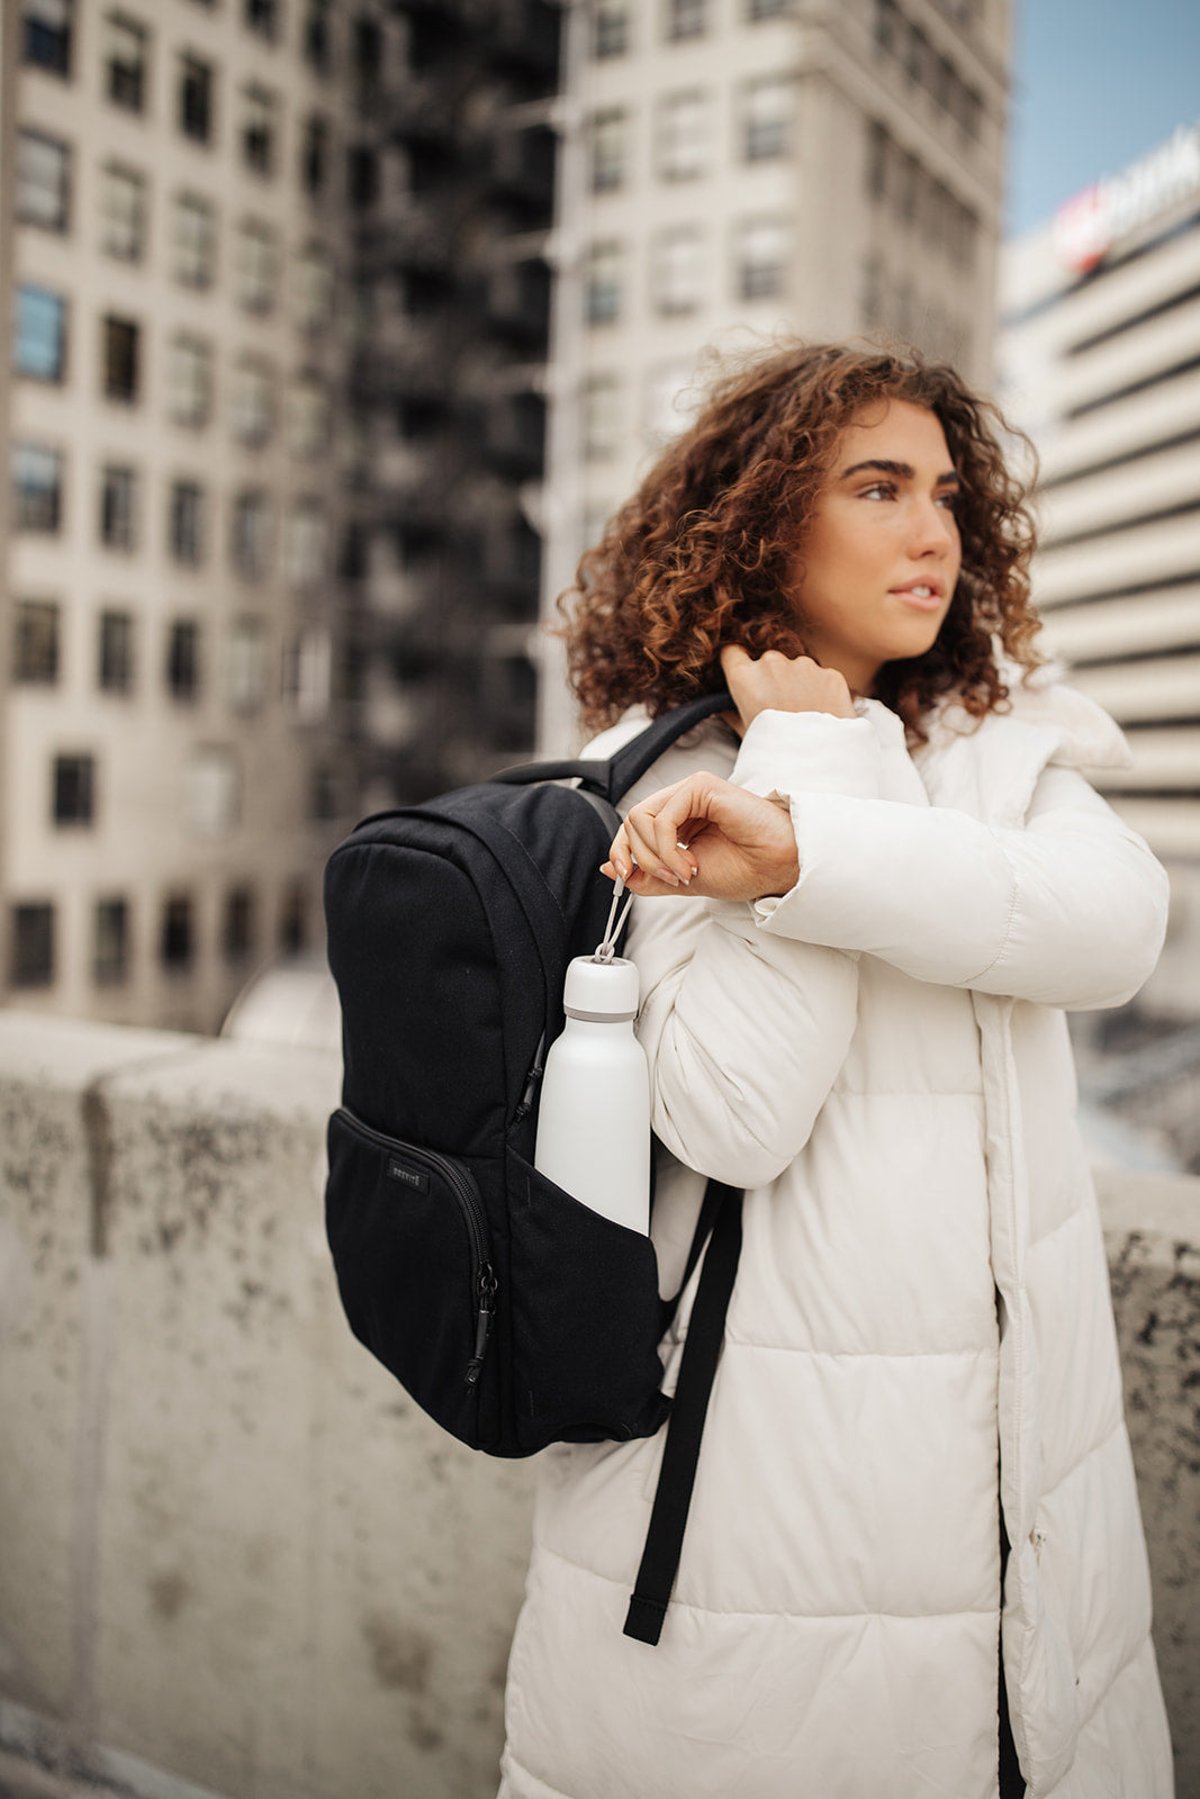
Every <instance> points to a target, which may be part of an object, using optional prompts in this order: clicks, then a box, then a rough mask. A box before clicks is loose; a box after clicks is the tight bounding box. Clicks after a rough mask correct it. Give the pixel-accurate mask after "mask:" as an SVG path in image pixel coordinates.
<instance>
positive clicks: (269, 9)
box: [242, 0, 279, 44]
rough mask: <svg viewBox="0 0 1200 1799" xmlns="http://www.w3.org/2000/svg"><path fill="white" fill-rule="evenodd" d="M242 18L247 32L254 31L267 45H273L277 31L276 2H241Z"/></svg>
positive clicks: (262, 0)
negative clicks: (265, 40) (264, 39)
mask: <svg viewBox="0 0 1200 1799" xmlns="http://www.w3.org/2000/svg"><path fill="white" fill-rule="evenodd" d="M242 8H243V11H242V17H243V19H244V21H245V24H246V29H247V30H248V31H256V32H257V33H258V35H259V37H265V38H266V39H267V42H268V43H272V44H273V43H274V42H275V37H276V34H277V32H278V30H279V8H278V6H277V4H276V0H242Z"/></svg>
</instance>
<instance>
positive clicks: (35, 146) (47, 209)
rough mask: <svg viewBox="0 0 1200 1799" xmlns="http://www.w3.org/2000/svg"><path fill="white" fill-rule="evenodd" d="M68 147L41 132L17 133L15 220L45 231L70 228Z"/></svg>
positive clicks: (69, 148) (69, 165) (69, 147)
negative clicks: (36, 226)
mask: <svg viewBox="0 0 1200 1799" xmlns="http://www.w3.org/2000/svg"><path fill="white" fill-rule="evenodd" d="M70 213H71V146H70V145H69V144H65V143H63V142H62V140H61V139H60V138H56V137H46V136H45V135H44V134H43V133H42V132H40V131H19V132H18V133H17V218H18V219H19V220H20V221H21V223H22V224H23V225H40V226H41V227H42V229H43V230H44V231H63V232H65V231H66V230H67V229H68V228H69V226H70Z"/></svg>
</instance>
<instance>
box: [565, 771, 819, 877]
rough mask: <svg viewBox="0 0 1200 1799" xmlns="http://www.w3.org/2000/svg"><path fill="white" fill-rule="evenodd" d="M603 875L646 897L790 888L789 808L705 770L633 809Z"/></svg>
mask: <svg viewBox="0 0 1200 1799" xmlns="http://www.w3.org/2000/svg"><path fill="white" fill-rule="evenodd" d="M681 846H683V847H681ZM635 862H636V864H637V866H636V867H634V866H633V864H634V863H635ZM600 872H601V873H602V874H606V875H607V876H608V878H609V879H610V880H614V881H615V880H616V878H617V876H618V875H620V876H621V878H622V880H623V881H624V882H625V885H626V887H627V888H628V889H629V891H630V892H631V893H636V894H639V895H641V896H643V897H648V896H650V895H652V894H660V895H661V894H667V893H701V894H703V895H704V896H705V897H706V898H709V899H731V900H753V899H763V898H764V897H765V896H766V895H768V894H783V893H786V892H787V891H788V889H789V888H791V887H794V886H795V885H796V882H797V880H798V879H799V875H800V865H799V861H798V860H797V856H796V837H795V833H794V832H793V830H792V821H791V818H790V816H789V814H788V812H787V810H786V808H785V807H783V806H781V805H779V804H778V803H777V802H776V801H774V800H764V799H760V798H759V796H758V795H757V794H753V793H747V792H746V790H745V788H744V787H735V786H734V785H733V783H732V781H723V780H722V779H721V777H720V776H719V775H713V774H709V773H708V772H707V771H706V770H703V769H701V770H699V771H698V772H697V773H696V774H694V775H689V776H688V777H687V779H686V780H684V781H676V783H675V785H674V786H673V787H663V788H661V789H660V790H659V792H658V793H652V794H651V795H650V798H649V799H646V800H643V801H642V802H641V804H640V805H638V806H634V807H632V808H631V809H630V812H629V814H628V816H627V817H626V819H625V822H624V824H623V825H622V826H621V829H620V830H619V831H618V832H617V834H616V836H615V837H614V838H613V840H612V847H611V849H610V850H609V860H608V861H607V862H605V863H604V865H603V867H602V869H601V871H600Z"/></svg>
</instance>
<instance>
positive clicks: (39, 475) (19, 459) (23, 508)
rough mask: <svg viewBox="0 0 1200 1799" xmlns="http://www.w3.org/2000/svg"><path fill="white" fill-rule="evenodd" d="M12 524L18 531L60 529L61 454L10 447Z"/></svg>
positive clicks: (21, 445)
mask: <svg viewBox="0 0 1200 1799" xmlns="http://www.w3.org/2000/svg"><path fill="white" fill-rule="evenodd" d="M12 468H13V488H14V496H13V497H14V501H15V504H14V508H13V510H14V515H15V516H14V520H13V522H14V524H15V525H16V527H17V529H18V530H19V531H58V530H59V529H60V527H61V525H62V487H63V459H62V452H61V450H47V449H45V448H44V447H43V446H42V445H41V444H28V443H18V444H14V445H13V461H12Z"/></svg>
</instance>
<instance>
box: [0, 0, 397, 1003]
mask: <svg viewBox="0 0 1200 1799" xmlns="http://www.w3.org/2000/svg"><path fill="white" fill-rule="evenodd" d="M359 10H360V13H361V14H362V22H358V20H359V15H358V14H356V15H354V18H353V19H352V17H351V15H350V14H349V12H348V11H346V10H344V9H343V8H342V7H340V6H335V5H333V4H331V3H330V0H291V3H289V4H287V5H284V4H282V3H281V0H220V3H215V0H209V3H205V0H122V4H121V6H120V7H119V8H114V7H110V6H108V5H106V4H104V3H103V0H19V3H14V4H12V5H9V6H7V7H6V8H5V9H4V15H5V19H6V33H7V36H6V41H5V44H4V54H3V59H2V63H0V68H2V70H3V93H2V100H0V112H2V117H3V128H4V140H3V167H4V171H5V178H4V208H3V214H2V219H0V257H2V258H3V265H4V268H5V270H6V272H7V275H8V279H7V280H6V282H5V291H6V296H8V295H9V287H10V284H11V296H10V304H11V319H10V322H9V336H8V342H9V343H10V345H11V352H10V357H9V362H10V370H9V375H8V380H9V389H8V403H7V405H6V406H5V407H4V408H3V413H2V417H3V429H4V431H5V434H6V437H7V445H6V452H7V459H8V462H9V466H10V469H11V477H10V482H9V494H8V504H7V509H6V514H7V516H6V527H5V532H6V534H5V538H4V541H3V543H2V544H0V555H2V557H3V566H4V574H5V590H6V591H5V600H6V606H5V619H4V624H5V629H4V638H5V651H4V654H5V661H6V664H7V670H8V678H7V681H6V682H5V694H4V702H3V714H2V718H3V724H2V734H3V737H2V740H3V751H4V769H5V775H4V790H3V793H4V797H3V802H2V814H0V816H2V820H3V823H2V826H0V831H2V844H0V856H2V877H0V879H2V895H0V898H2V902H3V916H4V939H5V941H4V951H3V960H2V971H3V987H4V992H5V995H6V997H7V998H8V1000H9V1001H10V1003H12V1002H14V1001H15V1002H19V1003H20V1004H21V1005H22V1006H24V1007H27V1008H28V1007H36V1008H40V1009H45V1010H52V1011H57V1012H64V1013H70V1014H72V1015H75V1016H92V1017H99V1018H105V1019H111V1020H114V1021H128V1020H137V1021H138V1022H142V1023H156V1024H160V1025H164V1026H171V1027H182V1028H189V1029H197V1030H211V1029H215V1028H216V1026H217V1025H218V1024H219V1022H220V1020H221V1018H222V1016H223V1014H224V1012H225V1010H226V1008H227V1006H228V1005H229V1002H230V1000H231V999H232V998H233V996H234V994H235V993H236V992H237V991H238V989H239V988H240V987H241V986H242V984H243V982H244V981H245V979H246V977H247V975H248V974H249V973H251V972H252V971H253V969H254V968H255V967H256V966H258V965H260V964H261V962H262V961H263V960H264V959H269V958H270V956H271V955H273V954H274V953H276V952H277V951H279V950H281V949H282V950H284V951H288V950H295V949H299V948H301V947H303V946H304V945H305V944H306V943H310V942H314V941H321V940H322V936H321V919H320V871H321V865H322V861H323V858H324V853H325V851H326V850H327V848H328V847H329V844H330V842H331V841H332V840H333V839H334V838H335V837H336V836H337V835H338V833H339V829H340V825H341V822H342V821H344V816H345V812H346V810H347V809H348V808H350V807H351V806H352V805H353V803H354V800H355V798H356V796H355V795H353V794H352V793H350V792H347V791H346V784H347V783H346V778H345V769H344V767H343V766H342V764H341V760H340V756H339V748H338V742H337V738H336V735H335V731H334V719H335V713H336V707H335V703H334V702H335V698H336V696H335V692H334V678H335V668H336V640H335V635H334V614H335V610H336V606H337V600H338V588H337V581H336V570H335V567H334V560H335V559H334V556H333V545H334V544H335V542H336V541H337V538H338V533H339V507H340V504H341V501H340V498H339V495H340V493H341V489H342V482H341V480H340V479H339V478H338V477H339V476H340V474H341V473H343V472H344V471H345V470H346V469H348V468H349V467H350V466H351V465H352V463H353V458H354V455H355V444H354V442H353V441H352V438H351V436H350V434H349V432H348V430H347V428H346V424H347V420H346V412H345V407H344V405H343V403H342V402H341V399H340V393H341V389H342V386H343V384H344V367H345V364H346V361H347V358H348V356H349V354H350V351H351V349H352V336H353V310H352V308H351V306H350V305H349V304H348V299H349V295H348V293H347V287H348V273H349V271H348V266H347V252H346V234H347V232H348V230H349V225H348V208H347V207H346V206H345V205H343V204H342V203H341V193H342V187H341V184H339V185H338V187H337V189H336V194H335V189H334V186H333V184H332V178H333V173H334V171H333V166H332V165H333V161H334V158H335V156H336V158H337V159H338V163H339V167H340V166H341V165H342V163H344V160H345V157H346V154H347V150H346V144H347V141H348V138H349V136H350V133H351V131H352V129H353V128H354V126H355V122H356V118H357V110H356V98H355V87H356V80H357V77H358V73H359V72H361V71H366V72H367V73H369V74H370V75H372V76H373V75H374V73H375V69H374V68H373V67H372V66H371V65H372V64H374V63H375V62H376V61H377V60H378V55H377V52H378V45H377V41H376V39H375V38H374V37H373V36H372V31H371V26H370V20H369V18H368V17H367V9H365V8H364V9H359Z"/></svg>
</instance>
